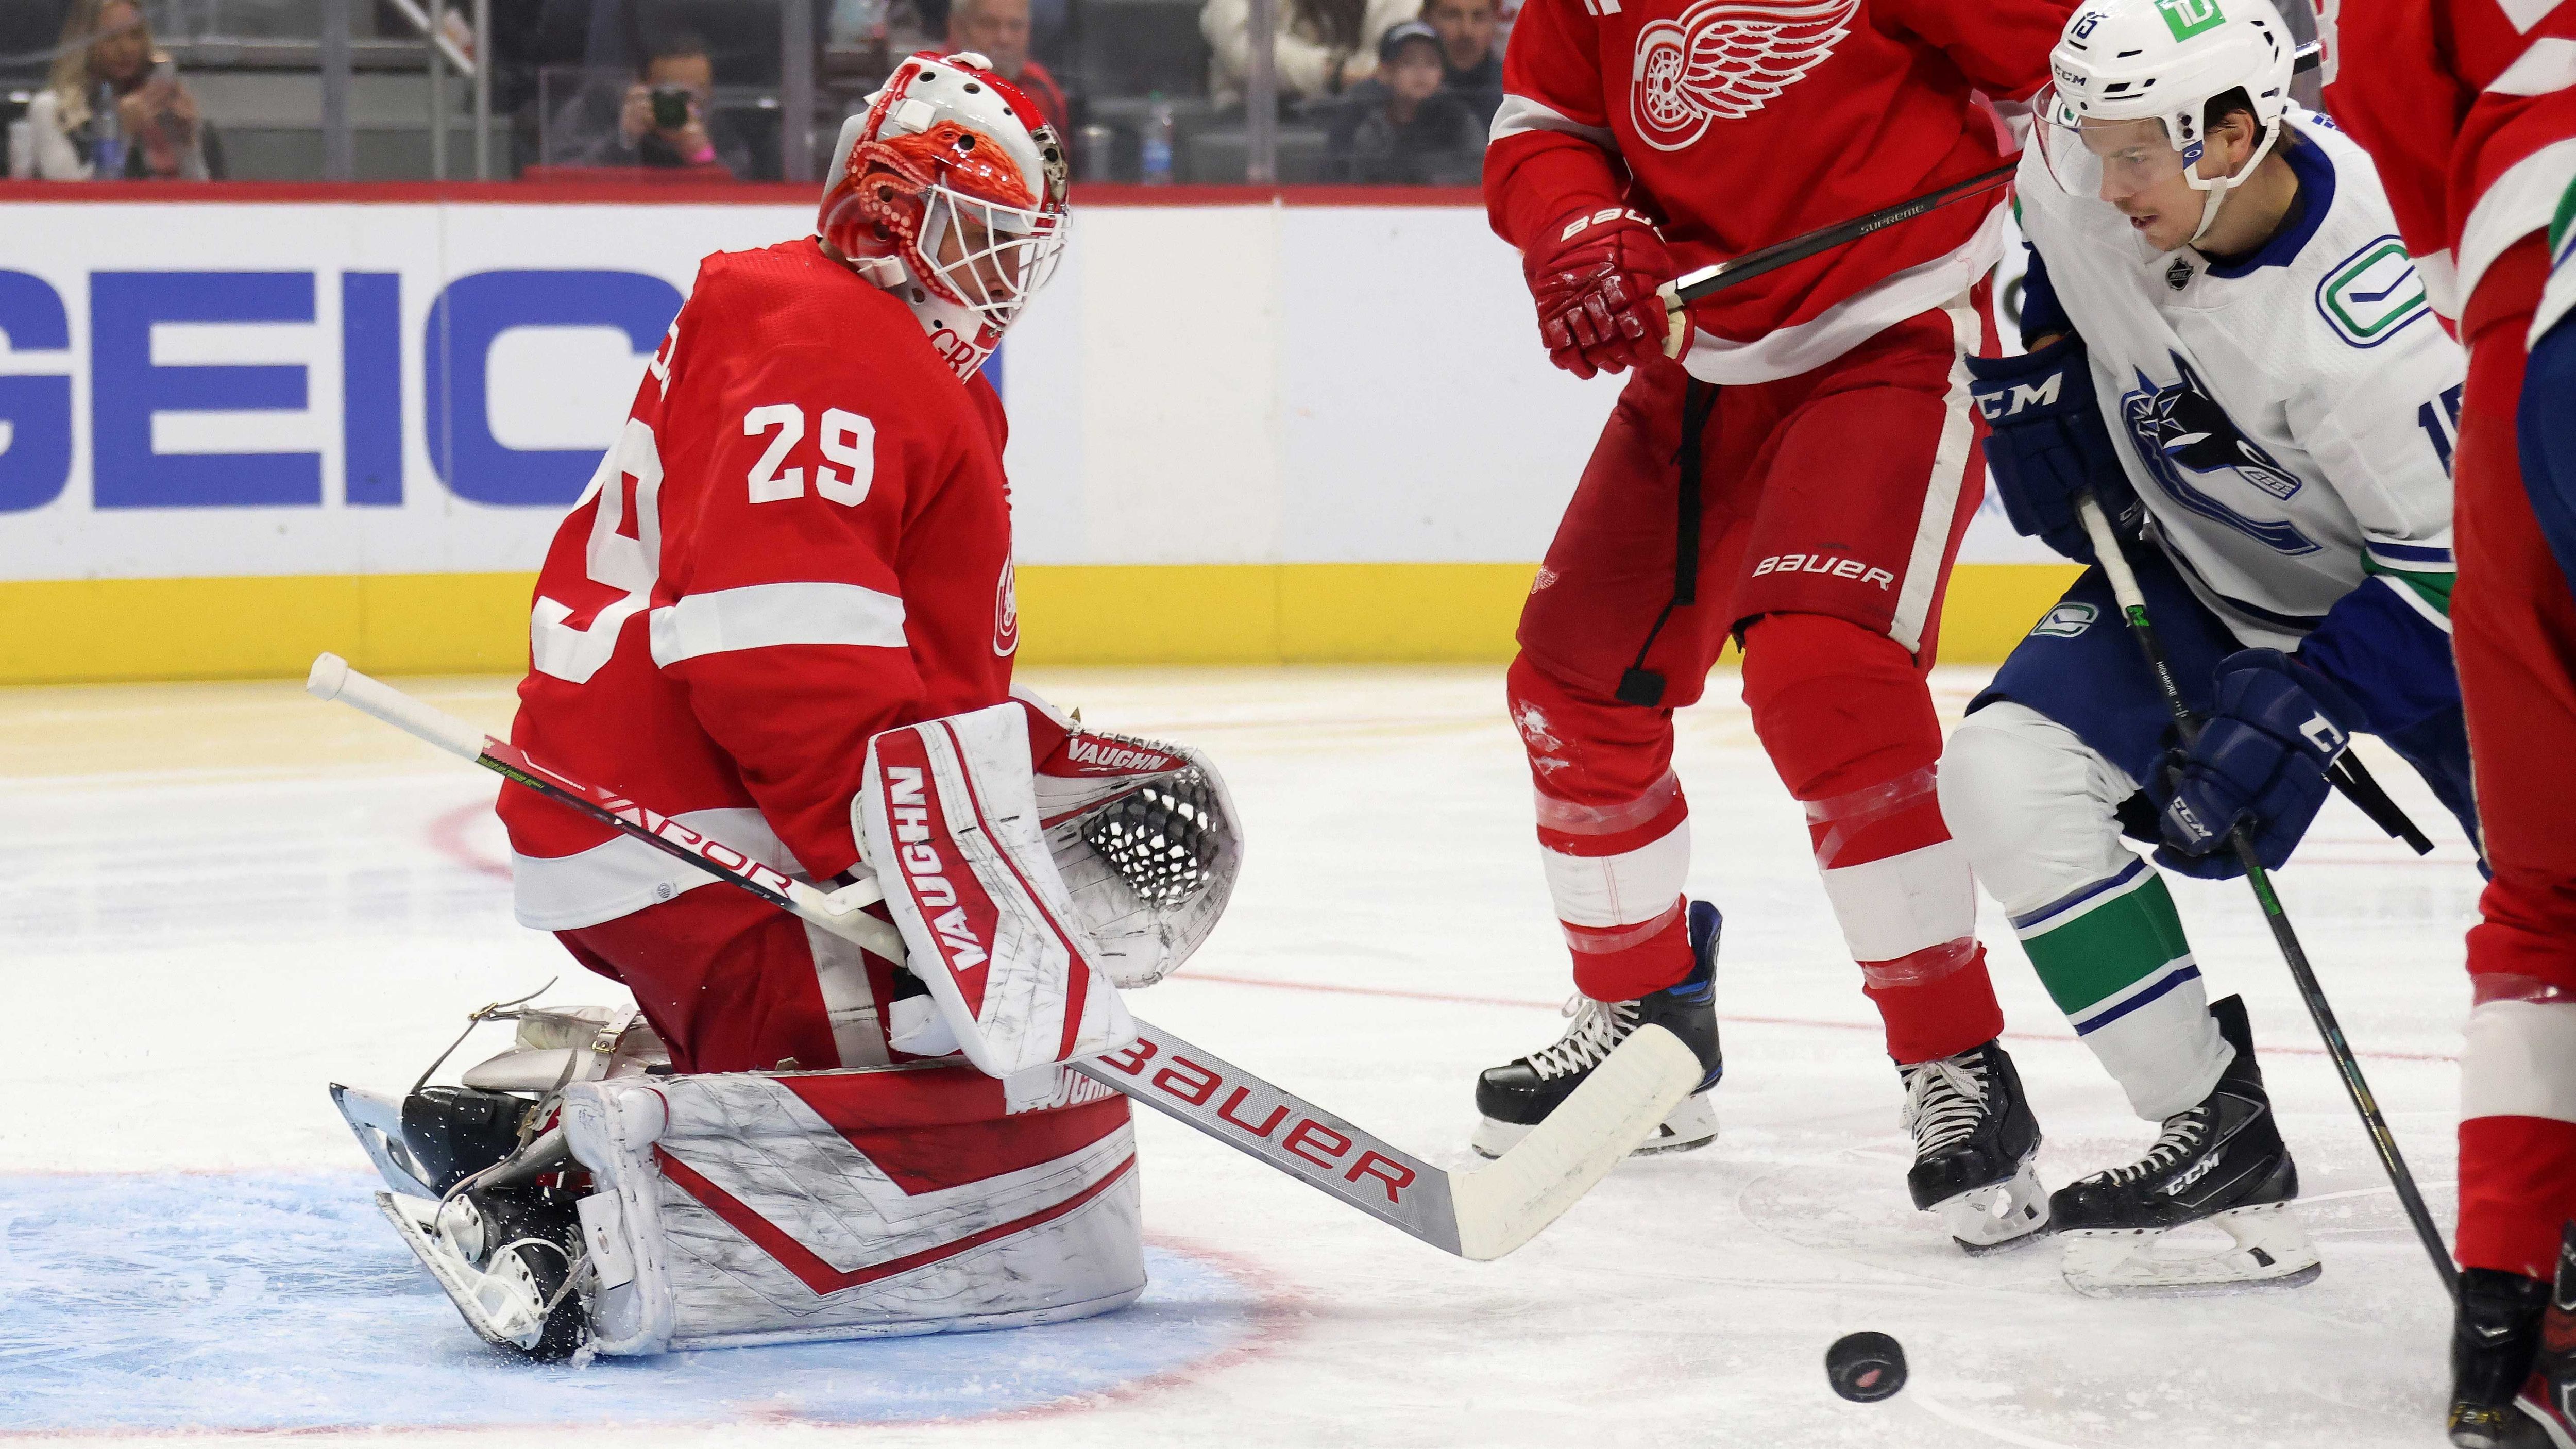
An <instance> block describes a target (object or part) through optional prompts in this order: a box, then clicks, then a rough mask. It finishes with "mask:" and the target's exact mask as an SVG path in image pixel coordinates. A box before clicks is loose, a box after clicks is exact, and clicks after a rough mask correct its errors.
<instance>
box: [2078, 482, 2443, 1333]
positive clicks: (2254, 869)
mask: <svg viewBox="0 0 2576 1449" xmlns="http://www.w3.org/2000/svg"><path fill="white" fill-rule="evenodd" d="M2075 507H2076V511H2077V513H2078V514H2080V515H2081V516H2082V517H2083V519H2084V531H2085V532H2086V533H2088V534H2091V535H2092V537H2093V552H2094V554H2095V555H2096V556H2097V557H2099V558H2100V559H2101V560H2102V573H2103V576H2104V577H2105V578H2107V579H2108V580H2109V581H2110V584H2111V597H2112V598H2113V599H2114V600H2116V601H2117V602H2118V603H2119V605H2120V612H2121V614H2122V615H2123V616H2125V617H2126V618H2127V619H2128V622H2129V633H2130V635H2131V636H2132V637H2134V638H2135V639H2136V640H2137V641H2138V652H2139V653H2141V654H2143V655H2145V656H2146V660H2147V672H2148V673H2150V674H2152V675H2154V676H2155V677H2156V692H2157V693H2158V694H2161V695H2163V696H2164V701H2165V709H2166V710H2167V711H2168V712H2170V713H2171V714H2172V715H2173V721H2174V728H2175V729H2176V730H2178V731H2180V732H2181V734H2182V739H2183V743H2184V744H2190V743H2191V742H2192V741H2193V740H2196V739H2198V738H2199V737H2200V720H2199V718H2198V717H2197V716H2195V715H2194V714H2193V713H2192V712H2191V706H2190V705H2188V704H2186V703H2184V702H2183V697H2182V688H2181V686H2179V685H2177V684H2176V683H2174V675H2173V666H2172V665H2171V664H2170V663H2168V662H2167V661H2166V659H2165V649H2164V645H2163V643H2162V642H2161V641H2159V640H2158V639H2157V638H2156V626H2155V621H2154V620H2152V619H2150V618H2148V617H2147V596H2146V593H2145V591H2143V590H2141V589H2140V588H2139V587H2138V576H2137V575H2136V574H2134V573H2131V572H2130V571H2129V556H2128V554H2127V553H2126V552H2125V551H2124V550H2123V549H2122V548H2121V546H2120V536H2119V535H2118V534H2116V533H2113V532H2112V531H2111V520H2110V519H2109V518H2108V517H2106V516H2104V514H2103V512H2102V505H2101V504H2099V503H2097V502H2095V501H2094V500H2093V495H2092V494H2090V493H2083V494H2078V495H2077V496H2076V500H2075ZM2227 840H2228V844H2230V845H2232V846H2234V847H2235V849H2236V859H2237V861H2238V862H2239V863H2241V864H2242V865H2243V866H2244V867H2245V882H2246V884H2248V885H2250V886H2252V887H2254V899H2255V901H2256V902H2257V903H2258V904H2260V905H2261V906H2262V908H2263V920H2264V923H2265V924H2267V925H2269V926H2270V927H2271V928H2272V940H2273V942H2274V943H2275V944H2276V945H2278V946H2279V947H2280V948H2281V959H2282V960H2284V961H2286V962H2288V963H2289V966H2290V980H2291V981H2292V982H2294V983H2295V984H2296V985H2297V986H2298V988H2299V1000H2300V1001H2301V1002H2303V1003H2305V1004H2306V1006H2307V1008H2308V1017H2309V1019H2310V1020H2312V1021H2314V1022H2315V1023H2316V1024H2317V1035H2318V1036H2319V1037H2321V1038H2323V1039H2324V1041H2325V1044H2326V1055H2327V1056H2329V1057H2332V1058H2334V1064H2335V1070H2336V1071H2337V1072H2340V1073H2342V1074H2343V1089H2344V1092H2345V1094H2346V1095H2347V1096H2350V1097H2351V1098H2352V1106H2353V1110H2354V1111H2356V1112H2359V1113H2360V1114H2361V1125H2362V1128H2363V1130H2364V1131H2366V1132H2368V1133H2369V1134H2370V1145H2371V1147H2372V1149H2373V1150H2374V1151H2376V1152H2377V1153H2378V1154H2379V1165H2380V1167H2382V1168H2383V1169H2385V1170H2386V1171H2387V1173H2388V1184H2389V1186H2390V1187H2392V1188H2395V1189H2396V1190H2397V1201H2398V1203H2399V1204H2400V1205H2401V1206H2403V1207H2404V1208H2405V1209H2406V1218H2407V1221H2408V1222H2410V1223H2412V1224H2414V1227H2415V1236H2416V1238H2417V1239H2418V1240H2420V1241H2421V1242H2422V1243H2423V1244H2424V1251H2425V1252H2426V1253H2427V1254H2429V1255H2430V1256H2431V1257H2432V1259H2433V1271H2434V1272H2436V1273H2439V1274H2441V1275H2442V1286H2443V1287H2444V1288H2446V1289H2448V1290H2449V1291H2450V1294H2451V1297H2452V1298H2453V1299H2457V1298H2458V1297H2459V1296H2460V1275H2459V1273H2458V1272H2457V1270H2455V1269H2453V1268H2452V1266H2451V1250H2450V1249H2449V1248H2448V1247H2446V1246H2444V1244H2443V1242H2442V1230H2441V1229H2440V1228H2439V1227H2436V1226H2435V1225H2434V1223H2433V1213H2432V1210H2431V1209H2429V1208H2427V1207H2425V1206H2424V1194H2423V1193H2422V1192H2420V1191H2418V1190H2417V1189H2416V1186H2415V1174H2414V1172H2413V1171H2412V1170H2410V1169H2409V1168H2408V1167H2407V1166H2406V1157H2405V1154H2403V1153H2401V1152H2399V1151H2398V1150H2397V1136H2396V1134H2395V1133H2393V1132H2391V1131H2389V1130H2388V1118H2387V1117H2386V1116H2384V1115H2382V1114H2381V1112H2380V1110H2379V1100H2378V1099H2377V1098H2376V1097H2373V1096H2372V1095H2371V1093H2370V1083H2369V1082H2367V1081H2365V1080H2363V1078H2362V1075H2361V1063H2360V1062H2358V1061H2355V1060H2354V1059H2353V1055H2352V1043H2350V1042H2348V1041H2345V1040H2344V1037H2343V1025H2342V1023H2340V1022H2338V1021H2336V1020H2335V1014H2334V1007H2333V1006H2332V1005H2330V1004H2328V1003H2327V1001H2326V992H2325V988H2324V987H2323V986H2320V985H2318V984H2317V973H2316V968H2315V967H2313V966H2310V965H2309V964H2308V952H2307V948H2306V947H2304V946H2301V945H2300V944H2299V935H2298V932H2296V931H2294V930H2292V929H2290V913H2289V912H2288V911H2287V910H2285V909H2283V908H2282V905H2281V897H2280V894H2279V892H2277V891H2275V890H2273V889H2272V873H2271V872H2270V871H2268V870H2265V869H2264V868H2263V857H2262V856H2261V855H2260V854H2259V853H2257V852H2256V851H2255V849H2254V837H2253V836H2252V835H2251V834H2250V833H2248V832H2247V830H2246V828H2245V827H2244V826H2242V825H2239V826H2237V827H2236V828H2235V829H2234V830H2231V831H2229V832H2228V835H2227Z"/></svg>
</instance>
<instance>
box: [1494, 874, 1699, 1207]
mask: <svg viewBox="0 0 2576 1449" xmlns="http://www.w3.org/2000/svg"><path fill="white" fill-rule="evenodd" d="M1724 924H1725V923H1724V921H1723V920H1722V919H1721V918H1720V917H1719V915H1718V913H1717V907H1715V906H1713V905H1710V904H1709V903H1708V902H1706V901H1693V902H1691V903H1690V943H1691V956H1692V965H1691V972H1690V974H1689V975H1688V976H1685V977H1683V978H1682V979H1681V980H1680V981H1678V982H1675V983H1674V984H1673V985H1671V986H1667V987H1665V988H1664V989H1663V990H1661V991H1658V992H1656V993H1654V994H1653V995H1651V996H1648V997H1645V998H1643V999H1642V1000H1638V1001H1594V1000H1592V999H1590V998H1589V997H1579V998H1577V999H1576V1002H1575V1004H1574V1005H1573V1006H1572V1007H1571V1008H1570V1010H1571V1011H1572V1013H1573V1016H1574V1025H1572V1026H1570V1027H1568V1028H1566V1031H1565V1035H1564V1036H1562V1037H1560V1038H1558V1039H1557V1043H1556V1045H1554V1046H1552V1047H1549V1048H1547V1049H1546V1050H1544V1051H1536V1052H1532V1053H1530V1054H1529V1055H1528V1056H1525V1057H1517V1058H1514V1059H1513V1060H1511V1061H1508V1062H1505V1063H1504V1064H1503V1065H1501V1066H1499V1067H1488V1068H1486V1069H1485V1071H1484V1072H1483V1073H1482V1074H1481V1075H1479V1076H1478V1077H1477V1078H1476V1111H1477V1112H1478V1113H1480V1114H1481V1117H1480V1120H1479V1121H1478V1122H1477V1123H1476V1135H1475V1137H1474V1138H1473V1139H1472V1140H1471V1144H1470V1145H1472V1146H1473V1147H1474V1148H1475V1149H1476V1151H1477V1153H1478V1155H1480V1156H1484V1157H1500V1156H1502V1155H1503V1154H1504V1153H1505V1152H1508V1151H1510V1150H1511V1148H1512V1145H1513V1144H1514V1143H1517V1142H1519V1141H1520V1140H1521V1139H1522V1138H1523V1137H1526V1136H1528V1135H1529V1130H1530V1129H1531V1128H1532V1127H1535V1126H1537V1125H1538V1124H1539V1123H1541V1122H1543V1121H1545V1120H1546V1119H1547V1114H1548V1113H1550V1112H1553V1111H1555V1110H1556V1104H1557V1103H1559V1102H1562V1101H1564V1100H1565V1099H1566V1098H1567V1097H1570V1096H1572V1095H1573V1094H1574V1089H1575V1088H1577V1087H1579V1086H1582V1085H1583V1079H1584V1078H1585V1077H1586V1076H1588V1075H1590V1074H1591V1071H1592V1069H1593V1068H1594V1067H1597V1066H1599V1065H1601V1062H1602V1059H1603V1058H1605V1057H1607V1056H1609V1055H1610V1053H1611V1052H1612V1051H1613V1050H1615V1049H1617V1047H1618V1045H1619V1043H1621V1042H1623V1041H1626V1040H1627V1039H1628V1035H1629V1033H1631V1032H1633V1031H1635V1030H1636V1029H1637V1028H1639V1027H1641V1026H1646V1025H1650V1024H1651V1025H1654V1026H1660V1027H1663V1028H1665V1029H1666V1030H1668V1031H1670V1032H1671V1033H1672V1034H1673V1035H1675V1036H1677V1037H1680V1038H1681V1040H1682V1045H1684V1046H1686V1047H1689V1048H1690V1049H1691V1050H1692V1051H1693V1052H1695V1053H1697V1054H1698V1056H1699V1060H1700V1065H1701V1066H1703V1067H1705V1068H1707V1069H1708V1070H1707V1075H1706V1076H1703V1077H1702V1078H1700V1083H1699V1085H1698V1086H1696V1087H1693V1088H1692V1089H1691V1094H1690V1095H1689V1096H1687V1097H1684V1098H1683V1099H1682V1104H1681V1105H1680V1106H1678V1107H1675V1108H1674V1109H1673V1110H1672V1112H1671V1114H1670V1115H1668V1116H1666V1117H1665V1118H1664V1120H1663V1122H1662V1123H1661V1124H1660V1125H1658V1126H1657V1127H1656V1128H1655V1135H1654V1136H1652V1137H1649V1138H1647V1139H1646V1141H1645V1143H1644V1145H1642V1146H1640V1147H1639V1148H1638V1149H1637V1155H1639V1156H1643V1155H1645V1154H1646V1153H1650V1152H1681V1151H1685V1150H1687V1149H1689V1148H1693V1147H1705V1146H1707V1145H1708V1144H1709V1143H1710V1142H1711V1141H1713V1140H1715V1139H1716V1137H1717V1111H1716V1109H1715V1108H1713V1107H1711V1106H1710V1105H1709V1101H1708V1093H1709V1089H1710V1088H1712V1087H1714V1086H1716V1085H1717V1079H1718V1078H1719V1077H1720V1076H1722V1075H1723V1074H1724V1073H1725V1071H1726V1062H1725V1058H1724V1056H1723V1055H1722V1054H1721V1053H1720V1052H1719V1051H1718V1046H1717V936H1718V931H1719V928H1720V927H1721V926H1723V925H1724Z"/></svg>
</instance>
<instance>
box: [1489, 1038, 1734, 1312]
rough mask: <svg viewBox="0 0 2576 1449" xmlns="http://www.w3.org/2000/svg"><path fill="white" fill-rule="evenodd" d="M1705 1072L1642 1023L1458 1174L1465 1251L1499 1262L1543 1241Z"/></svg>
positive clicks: (1675, 1043) (1676, 1044)
mask: <svg viewBox="0 0 2576 1449" xmlns="http://www.w3.org/2000/svg"><path fill="white" fill-rule="evenodd" d="M1702 1071H1703V1069H1702V1068H1701V1066H1700V1063H1699V1058H1698V1057H1697V1056H1696V1055H1694V1054H1693V1053H1692V1051H1691V1049H1690V1048H1689V1047H1686V1046H1684V1045H1682V1040H1681V1038H1680V1037H1677V1036H1675V1035H1673V1034H1672V1033H1671V1032H1669V1031H1666V1030H1665V1029H1664V1028H1662V1027H1660V1026H1644V1027H1639V1028H1638V1029H1637V1031H1636V1033H1635V1034H1634V1035H1632V1036H1630V1037H1629V1038H1628V1039H1627V1040H1626V1041H1624V1042H1621V1043H1620V1044H1619V1049H1618V1050H1617V1051H1614V1052H1612V1053H1611V1054H1610V1056H1609V1058H1608V1059H1607V1060H1605V1061H1603V1062H1602V1063H1601V1065H1600V1066H1598V1067H1595V1068H1593V1070H1592V1075H1591V1076H1590V1077H1589V1078H1587V1079H1586V1080H1585V1081H1584V1083H1583V1085H1582V1086H1580V1087H1577V1088H1575V1089H1574V1095H1572V1096H1570V1097H1568V1098H1566V1099H1565V1100H1564V1101H1563V1102H1561V1103H1559V1104H1558V1105H1557V1109H1556V1110H1555V1111H1553V1112H1550V1113H1548V1114H1547V1120H1546V1121H1544V1122H1541V1123H1540V1124H1538V1126H1536V1127H1534V1128H1532V1129H1531V1130H1530V1134H1529V1135H1528V1136H1526V1137H1524V1138H1522V1139H1521V1140H1520V1142H1519V1144H1518V1145H1516V1146H1514V1147H1513V1148H1512V1150H1511V1151H1509V1152H1506V1153H1504V1154H1503V1155H1502V1156H1501V1157H1500V1158H1497V1159H1496V1160H1495V1161H1494V1162H1493V1163H1492V1164H1491V1165H1489V1166H1486V1167H1483V1168H1479V1169H1477V1170H1476V1171H1474V1172H1465V1173H1455V1174H1452V1175H1451V1177H1450V1191H1451V1193H1452V1195H1453V1196H1454V1199H1455V1201H1456V1205H1457V1212H1458V1252H1459V1255H1460V1256H1461V1257H1466V1258H1473V1259H1476V1260H1478V1261H1480V1262H1481V1261H1483V1260H1485V1259H1489V1258H1499V1257H1501V1256H1503V1255H1504V1254H1505V1253H1508V1252H1510V1251H1512V1250H1513V1249H1514V1248H1517V1247H1519V1246H1520V1245H1521V1244H1523V1243H1526V1242H1528V1241H1529V1240H1530V1239H1532V1238H1534V1237H1537V1236H1538V1234H1539V1232H1540V1230H1541V1229H1543V1228H1545V1227H1546V1226H1547V1225H1548V1224H1550V1223H1552V1222H1555V1221H1556V1220H1557V1218H1558V1217H1559V1216H1560V1215H1562V1214H1563V1213H1564V1212H1565V1210H1566V1209H1567V1208H1570V1207H1572V1206H1574V1203H1575V1200H1576V1199H1578V1198H1580V1197H1582V1196H1583V1195H1584V1194H1585V1193H1587V1192H1590V1191H1591V1190H1592V1185H1593V1184H1594V1183H1596V1182H1599V1181H1600V1180H1601V1179H1602V1178H1604V1177H1606V1176H1608V1175H1609V1172H1610V1169H1611V1168H1614V1167H1616V1166H1618V1165H1619V1162H1620V1160H1621V1159H1622V1158H1625V1157H1626V1156H1627V1155H1628V1154H1629V1153H1630V1152H1633V1151H1635V1150H1636V1148H1637V1145H1638V1144H1639V1143H1641V1142H1643V1141H1645V1140H1646V1138H1647V1137H1648V1135H1650V1134H1651V1133H1653V1132H1654V1130H1655V1126H1656V1124H1657V1123H1659V1122H1661V1121H1663V1120H1664V1118H1665V1117H1666V1116H1667V1115H1668V1114H1670V1113H1671V1112H1672V1110H1673V1109H1674V1108H1675V1107H1678V1106H1680V1105H1681V1103H1682V1099H1683V1098H1684V1097H1687V1096H1689V1095H1690V1092H1691V1088H1693V1087H1696V1086H1698V1085H1699V1079H1700V1077H1701V1075H1702Z"/></svg>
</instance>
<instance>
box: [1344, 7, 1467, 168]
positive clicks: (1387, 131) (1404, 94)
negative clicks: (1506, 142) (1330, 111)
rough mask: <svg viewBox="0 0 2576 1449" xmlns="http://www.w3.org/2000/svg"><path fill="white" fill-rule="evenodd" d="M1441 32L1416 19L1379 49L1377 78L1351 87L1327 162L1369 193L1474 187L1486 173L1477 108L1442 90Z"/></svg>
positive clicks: (1382, 42)
mask: <svg viewBox="0 0 2576 1449" xmlns="http://www.w3.org/2000/svg"><path fill="white" fill-rule="evenodd" d="M1443 48H1444V47H1443V46H1442V45H1441V43H1440V32H1438V31H1436V30H1434V29H1432V28H1431V27H1430V26H1428V25H1425V24H1423V23H1422V22H1421V21H1419V20H1408V21H1405V22H1404V23H1403V24H1401V25H1398V26H1396V27H1395V28H1393V29H1391V30H1389V31H1388V32H1387V33H1386V37H1385V38H1384V39H1383V40H1380V41H1379V42H1378V47H1377V74H1376V75H1374V76H1372V77H1371V78H1370V79H1368V80H1366V81H1363V82H1361V83H1360V84H1358V85H1355V86H1353V87H1352V88H1351V93H1350V96H1349V98H1348V101H1347V102H1346V104H1345V105H1344V106H1343V107H1342V108H1341V115H1340V117H1339V122H1338V124H1336V125H1334V126H1332V127H1330V128H1329V129H1328V134H1327V140H1326V151H1325V155H1326V157H1327V159H1328V160H1329V161H1330V163H1331V165H1332V167H1333V170H1334V171H1335V172H1337V173H1338V174H1340V175H1341V176H1342V178H1343V179H1345V180H1348V181H1356V182H1359V183H1361V184H1362V185H1368V186H1472V185H1474V184H1476V181H1477V179H1478V174H1479V172H1480V171H1481V170H1482V169H1483V166H1484V157H1485V128H1484V127H1483V126H1482V125H1480V124H1479V123H1478V122H1477V120H1476V109H1475V106H1474V105H1473V104H1472V103H1471V102H1469V101H1468V99H1467V98H1466V97H1465V96H1464V95H1461V94H1460V93H1458V92H1456V91H1450V90H1443V89H1442V88H1441V85H1440V73H1441V55H1442V51H1443Z"/></svg>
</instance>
